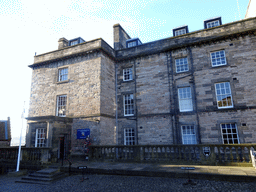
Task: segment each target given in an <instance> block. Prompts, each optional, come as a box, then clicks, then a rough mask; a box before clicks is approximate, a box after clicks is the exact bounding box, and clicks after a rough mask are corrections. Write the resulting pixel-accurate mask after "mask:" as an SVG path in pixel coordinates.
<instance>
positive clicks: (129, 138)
mask: <svg viewBox="0 0 256 192" xmlns="http://www.w3.org/2000/svg"><path fill="white" fill-rule="evenodd" d="M124 145H135V131H134V129H133V128H125V129H124Z"/></svg>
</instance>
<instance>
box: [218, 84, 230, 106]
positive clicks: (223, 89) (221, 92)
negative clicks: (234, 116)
mask: <svg viewBox="0 0 256 192" xmlns="http://www.w3.org/2000/svg"><path fill="white" fill-rule="evenodd" d="M215 93H216V100H217V106H218V109H223V108H233V99H232V92H231V87H230V82H221V83H215ZM228 97H230V101H229V100H228ZM223 99H225V100H223ZM225 101H226V103H227V104H229V105H226V106H224V102H225ZM220 104H221V105H220Z"/></svg>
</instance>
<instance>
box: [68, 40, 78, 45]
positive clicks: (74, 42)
mask: <svg viewBox="0 0 256 192" xmlns="http://www.w3.org/2000/svg"><path fill="white" fill-rule="evenodd" d="M76 44H78V40H75V41H70V46H72V45H76Z"/></svg>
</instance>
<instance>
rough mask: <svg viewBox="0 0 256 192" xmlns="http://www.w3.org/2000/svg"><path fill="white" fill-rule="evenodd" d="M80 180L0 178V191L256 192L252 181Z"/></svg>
mask: <svg viewBox="0 0 256 192" xmlns="http://www.w3.org/2000/svg"><path fill="white" fill-rule="evenodd" d="M87 177H88V178H89V179H88V180H84V181H81V178H82V176H81V175H73V176H69V177H66V178H64V179H62V180H58V181H55V182H53V183H51V184H49V185H39V184H25V183H15V180H18V179H20V177H7V176H5V175H1V176H0V191H1V192H7V191H8V192H11V191H15V192H19V191H26V192H29V191H35V192H45V191H50V192H57V191H60V192H63V191H80V192H81V191H104V192H110V191H111V192H161V191H163V192H169V191H185V192H186V191H189V192H191V191H200V192H204V191H207V192H210V191H225V192H226V191H232V192H233V191H234V192H236V191H243V192H247V191H252V192H254V191H256V183H254V182H228V181H225V182H223V181H209V180H192V182H193V183H195V185H191V184H188V185H184V183H186V182H187V179H173V178H161V177H132V176H112V175H88V176H87Z"/></svg>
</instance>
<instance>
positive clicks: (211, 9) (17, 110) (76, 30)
mask: <svg viewBox="0 0 256 192" xmlns="http://www.w3.org/2000/svg"><path fill="white" fill-rule="evenodd" d="M248 3H249V0H105V1H104V0H84V1H83V0H73V1H71V0H61V1H59V0H51V1H50V0H44V1H37V0H33V1H32V0H0V21H1V30H0V34H1V45H2V46H1V48H0V53H1V70H0V71H1V75H0V89H1V94H0V98H1V99H0V120H6V119H7V117H8V116H10V117H11V126H12V136H13V138H15V137H18V136H19V133H20V129H21V126H22V124H21V113H22V108H23V104H24V101H25V102H26V108H28V104H29V95H30V84H31V74H32V70H31V69H30V68H28V67H27V66H28V65H30V64H32V63H33V59H34V57H33V56H34V55H35V52H36V53H37V54H41V53H45V52H49V51H53V50H56V49H57V47H58V39H59V38H61V37H65V38H67V39H73V38H76V37H82V38H83V39H84V40H86V41H89V40H92V39H96V38H103V39H104V40H105V41H106V42H107V43H108V44H109V45H111V46H113V25H114V24H117V23H120V24H121V25H122V27H123V28H124V29H125V30H126V32H127V33H128V34H129V35H130V36H131V37H139V38H140V40H141V41H142V42H143V43H146V42H150V41H155V40H158V39H163V38H167V37H170V36H172V29H173V28H175V27H178V26H181V25H188V28H189V31H190V32H192V31H196V30H200V29H203V21H204V20H206V19H208V18H211V17H216V16H221V17H222V23H223V24H225V23H229V22H233V21H238V20H240V19H243V18H244V16H245V14H246V10H247V6H248ZM238 5H239V6H238ZM25 126H26V125H25V123H24V131H23V135H25ZM15 143H17V140H15ZM23 143H24V137H23Z"/></svg>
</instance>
